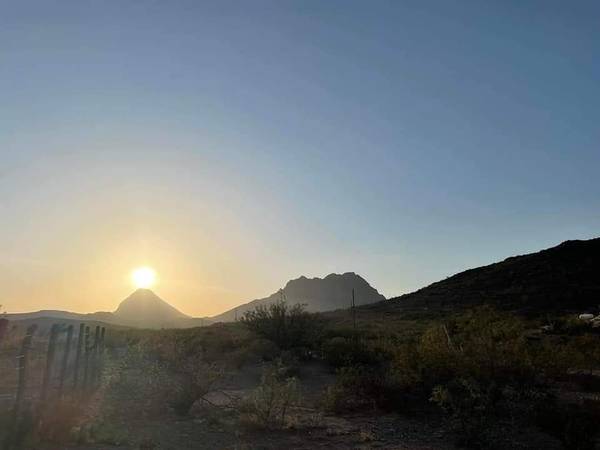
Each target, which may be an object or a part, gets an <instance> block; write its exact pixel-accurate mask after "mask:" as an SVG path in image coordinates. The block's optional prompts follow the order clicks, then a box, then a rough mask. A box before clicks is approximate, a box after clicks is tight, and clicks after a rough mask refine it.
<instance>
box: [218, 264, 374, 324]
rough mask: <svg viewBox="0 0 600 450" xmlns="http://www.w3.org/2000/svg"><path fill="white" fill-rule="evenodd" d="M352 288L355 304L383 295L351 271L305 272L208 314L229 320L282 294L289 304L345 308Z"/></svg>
mask: <svg viewBox="0 0 600 450" xmlns="http://www.w3.org/2000/svg"><path fill="white" fill-rule="evenodd" d="M352 289H354V294H355V300H356V304H357V305H365V304H369V303H373V302H377V301H381V300H385V297H384V296H383V295H381V294H380V293H379V292H377V290H376V289H375V288H373V287H372V286H371V285H370V284H369V283H368V282H367V281H366V280H365V279H364V278H362V277H361V276H360V275H357V274H355V273H354V272H346V273H344V274H343V275H339V274H334V273H332V274H330V275H327V276H326V277H325V278H306V277H304V276H302V277H300V278H296V279H295V280H290V281H288V282H287V284H286V285H285V287H284V288H283V289H281V290H280V291H278V292H275V293H274V294H271V295H270V296H269V297H265V298H261V299H257V300H252V301H250V302H248V303H244V304H242V305H240V306H238V307H237V308H233V309H231V310H229V311H226V312H224V313H222V314H219V315H217V316H214V317H211V318H210V320H211V321H213V322H230V321H233V320H235V318H236V316H237V317H238V318H239V317H241V316H243V314H244V313H245V312H246V311H249V310H252V309H254V308H256V307H257V306H258V305H268V304H271V303H274V302H276V301H277V300H280V299H282V298H284V299H285V300H286V302H288V303H290V304H294V303H303V304H306V308H307V310H308V311H312V312H319V311H329V310H334V309H340V308H348V307H349V306H350V302H351V300H352Z"/></svg>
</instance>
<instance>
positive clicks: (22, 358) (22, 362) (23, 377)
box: [4, 324, 37, 449]
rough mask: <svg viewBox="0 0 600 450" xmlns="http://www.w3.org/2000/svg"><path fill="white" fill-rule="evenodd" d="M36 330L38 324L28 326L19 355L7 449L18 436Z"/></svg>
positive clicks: (6, 443)
mask: <svg viewBox="0 0 600 450" xmlns="http://www.w3.org/2000/svg"><path fill="white" fill-rule="evenodd" d="M36 330H37V325H35V324H33V325H30V326H29V327H28V328H27V332H26V333H25V337H24V338H23V343H22V344H21V352H20V353H19V356H17V358H18V364H19V365H18V366H17V370H18V371H19V381H18V383H19V384H18V386H17V395H16V397H15V406H14V408H13V417H12V424H11V427H10V428H9V433H8V436H7V438H6V441H5V443H4V448H5V449H10V448H11V447H12V445H13V443H14V440H15V439H16V437H17V436H18V433H17V427H18V425H19V415H20V414H21V409H22V408H23V400H24V398H25V389H26V386H27V363H28V359H27V357H28V354H29V350H30V349H31V341H32V339H33V335H34V334H35V331H36Z"/></svg>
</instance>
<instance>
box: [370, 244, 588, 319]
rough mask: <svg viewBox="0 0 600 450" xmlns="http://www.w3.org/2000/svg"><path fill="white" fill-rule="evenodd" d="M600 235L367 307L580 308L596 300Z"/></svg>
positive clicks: (455, 276) (487, 267) (477, 270)
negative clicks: (475, 306)
mask: <svg viewBox="0 0 600 450" xmlns="http://www.w3.org/2000/svg"><path fill="white" fill-rule="evenodd" d="M599 267H600V238H596V239H590V240H585V241H566V242H563V243H562V244H560V245H558V246H556V247H552V248H549V249H546V250H542V251H539V252H537V253H531V254H527V255H521V256H513V257H510V258H507V259H505V260H504V261H502V262H498V263H495V264H490V265H489V266H484V267H478V268H476V269H470V270H466V271H464V272H461V273H458V274H456V275H454V276H451V277H449V278H446V279H445V280H442V281H438V282H437V283H433V284H431V285H429V286H427V287H425V288H423V289H420V290H418V291H416V292H413V293H410V294H406V295H402V296H400V297H395V298H392V299H390V300H387V301H386V302H383V303H377V304H375V305H372V306H371V307H369V309H373V310H382V311H387V312H393V310H394V309H396V308H398V309H401V308H404V307H407V306H419V305H420V306H423V307H429V308H431V309H435V308H444V307H452V306H470V305H478V304H483V303H489V304H494V305H496V306H498V307H501V308H506V309H518V310H522V311H524V312H527V311H531V312H544V311H569V310H571V311H583V310H586V309H588V308H596V307H598V305H600V269H599Z"/></svg>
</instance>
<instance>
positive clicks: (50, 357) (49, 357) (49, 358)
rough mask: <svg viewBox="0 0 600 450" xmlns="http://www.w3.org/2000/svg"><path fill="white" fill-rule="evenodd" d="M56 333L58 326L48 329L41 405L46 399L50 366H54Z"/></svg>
mask: <svg viewBox="0 0 600 450" xmlns="http://www.w3.org/2000/svg"><path fill="white" fill-rule="evenodd" d="M58 332H59V326H58V324H54V325H52V328H51V329H50V340H49V341H48V353H46V370H45V371H44V378H43V380H42V392H41V395H40V401H41V403H44V402H45V401H46V398H47V397H48V388H49V386H50V382H51V378H52V365H53V364H54V354H55V353H56V339H57V337H58Z"/></svg>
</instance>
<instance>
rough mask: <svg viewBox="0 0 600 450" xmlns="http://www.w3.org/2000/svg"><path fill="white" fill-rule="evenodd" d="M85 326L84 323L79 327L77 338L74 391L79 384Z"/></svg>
mask: <svg viewBox="0 0 600 450" xmlns="http://www.w3.org/2000/svg"><path fill="white" fill-rule="evenodd" d="M84 329H85V325H84V324H83V323H82V324H80V325H79V335H78V337H77V352H76V353H75V367H74V369H73V389H76V388H77V383H78V382H79V365H80V363H81V349H82V348H83V335H84Z"/></svg>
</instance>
